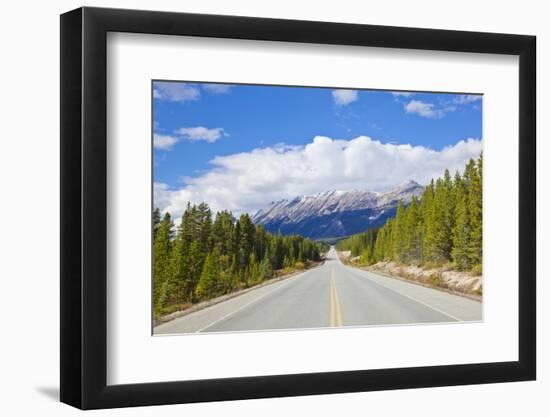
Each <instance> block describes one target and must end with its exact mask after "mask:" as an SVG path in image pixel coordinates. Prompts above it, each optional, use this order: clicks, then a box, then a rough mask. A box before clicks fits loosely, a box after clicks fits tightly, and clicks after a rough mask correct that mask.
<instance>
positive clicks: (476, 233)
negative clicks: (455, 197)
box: [467, 156, 483, 267]
mask: <svg viewBox="0 0 550 417" xmlns="http://www.w3.org/2000/svg"><path fill="white" fill-rule="evenodd" d="M472 162H473V161H472ZM482 171H483V161H482V156H480V157H479V159H478V160H477V163H475V165H474V166H472V167H470V169H469V173H468V174H469V176H470V187H469V189H468V200H467V201H468V203H467V204H468V210H469V214H470V222H471V231H472V232H471V236H470V242H469V245H468V257H469V258H470V263H471V265H472V267H473V266H477V265H481V258H482V252H483V247H482V244H483V219H482V215H483V213H482V204H483V203H482V196H483V190H482V182H483V180H482Z"/></svg>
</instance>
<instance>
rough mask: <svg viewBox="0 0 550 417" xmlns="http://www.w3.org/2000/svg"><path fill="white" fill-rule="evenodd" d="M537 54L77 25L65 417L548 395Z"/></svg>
mask: <svg viewBox="0 0 550 417" xmlns="http://www.w3.org/2000/svg"><path fill="white" fill-rule="evenodd" d="M535 49H536V48H535V37H533V36H525V35H509V34H492V33H475V32H458V31H446V30H432V29H416V28H398V27H385V26H372V25H356V24H341V23H327V22H310V21H292V20H277V19H264V18H251V17H236V16H214V15H197V14H185V13H168V12H151V11H135V10H118V9H100V8H87V7H85V8H80V9H77V10H74V11H71V12H68V13H65V14H63V15H62V16H61V220H62V221H61V311H60V315H61V401H63V402H65V403H67V404H70V405H73V406H75V407H79V408H82V409H93V408H111V407H125V406H140V405H156V404H174V403H188V402H200V401H219V400H236V399H248V398H265V397H277V396H297V395H313V394H326V393H341V392H354V391H355V392H356V391H374V390H388V389H402V388H420V387H434V386H448V385H463V384H481V383H496V382H506V381H523V380H533V379H535V376H536V350H535V346H536V315H535V311H536V305H535V301H536V270H535V253H536V251H535V248H536V223H535V221H536V192H535V190H536V187H535V172H536V165H535V163H536V157H535V152H536V147H535V113H536V112H535V106H536V95H535V67H536V65H535Z"/></svg>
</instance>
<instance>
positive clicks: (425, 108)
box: [404, 100, 445, 119]
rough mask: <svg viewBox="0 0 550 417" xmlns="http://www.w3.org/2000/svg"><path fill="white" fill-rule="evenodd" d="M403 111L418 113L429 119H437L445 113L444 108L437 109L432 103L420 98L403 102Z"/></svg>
mask: <svg viewBox="0 0 550 417" xmlns="http://www.w3.org/2000/svg"><path fill="white" fill-rule="evenodd" d="M404 107H405V111H406V112H407V113H413V114H418V115H419V116H422V117H427V118H429V119H438V118H440V117H443V116H444V114H445V111H444V110H441V109H437V108H436V107H435V104H433V103H425V102H423V101H420V100H411V101H409V102H408V103H406V104H405V106H404Z"/></svg>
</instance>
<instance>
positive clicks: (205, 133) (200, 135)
mask: <svg viewBox="0 0 550 417" xmlns="http://www.w3.org/2000/svg"><path fill="white" fill-rule="evenodd" d="M174 133H176V134H177V135H180V136H182V137H183V138H185V139H187V140H189V141H191V142H197V141H201V140H203V141H205V142H208V143H214V142H216V141H217V140H218V139H220V138H221V137H222V136H229V135H228V134H227V133H226V132H225V131H224V130H223V128H221V127H216V128H213V129H209V128H207V127H204V126H196V127H182V128H180V129H178V130H176V131H175V132H174Z"/></svg>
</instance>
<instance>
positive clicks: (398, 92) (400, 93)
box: [391, 91, 414, 97]
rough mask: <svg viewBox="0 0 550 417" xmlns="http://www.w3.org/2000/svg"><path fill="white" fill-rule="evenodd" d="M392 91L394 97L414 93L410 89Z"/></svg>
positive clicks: (408, 95)
mask: <svg viewBox="0 0 550 417" xmlns="http://www.w3.org/2000/svg"><path fill="white" fill-rule="evenodd" d="M391 93H392V95H393V96H394V97H410V96H412V95H413V94H414V93H411V92H409V91H392V92H391Z"/></svg>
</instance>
